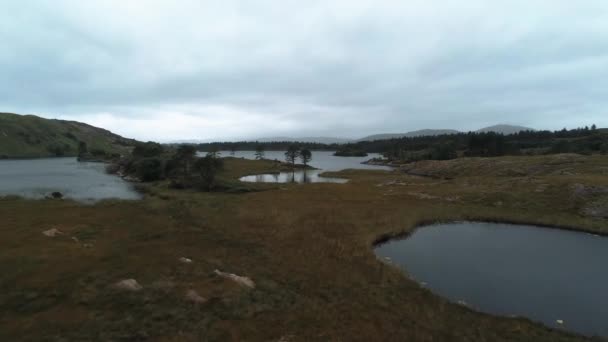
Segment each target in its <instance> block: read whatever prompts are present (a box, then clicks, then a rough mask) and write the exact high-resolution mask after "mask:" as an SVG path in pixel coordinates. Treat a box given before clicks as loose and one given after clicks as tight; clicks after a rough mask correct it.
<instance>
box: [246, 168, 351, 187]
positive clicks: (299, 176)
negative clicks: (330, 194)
mask: <svg viewBox="0 0 608 342" xmlns="http://www.w3.org/2000/svg"><path fill="white" fill-rule="evenodd" d="M323 172H324V171H320V170H298V171H294V172H281V173H276V174H261V175H251V176H245V177H241V178H240V180H241V181H243V182H255V183H340V184H342V183H346V182H347V181H348V180H346V179H343V178H334V177H321V176H320V174H321V173H323Z"/></svg>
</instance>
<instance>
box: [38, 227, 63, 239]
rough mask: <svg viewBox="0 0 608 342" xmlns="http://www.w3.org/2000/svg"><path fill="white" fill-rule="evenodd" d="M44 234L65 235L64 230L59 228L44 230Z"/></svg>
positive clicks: (50, 235)
mask: <svg viewBox="0 0 608 342" xmlns="http://www.w3.org/2000/svg"><path fill="white" fill-rule="evenodd" d="M42 234H44V235H46V236H48V237H55V236H58V235H63V232H62V231H60V230H59V229H57V228H51V229H48V230H45V231H43V232H42Z"/></svg>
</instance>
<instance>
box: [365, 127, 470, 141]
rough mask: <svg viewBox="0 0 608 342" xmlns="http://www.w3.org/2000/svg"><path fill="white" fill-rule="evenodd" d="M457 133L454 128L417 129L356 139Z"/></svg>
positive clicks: (382, 138)
mask: <svg viewBox="0 0 608 342" xmlns="http://www.w3.org/2000/svg"><path fill="white" fill-rule="evenodd" d="M455 133H459V132H458V131H457V130H455V129H421V130H418V131H412V132H407V133H385V134H374V135H368V136H366V137H364V138H361V139H357V141H374V140H388V139H398V138H403V137H408V138H412V137H422V136H435V135H442V134H455Z"/></svg>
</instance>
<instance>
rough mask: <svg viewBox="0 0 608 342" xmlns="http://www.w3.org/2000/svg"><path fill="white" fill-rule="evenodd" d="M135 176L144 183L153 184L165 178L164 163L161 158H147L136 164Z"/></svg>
mask: <svg viewBox="0 0 608 342" xmlns="http://www.w3.org/2000/svg"><path fill="white" fill-rule="evenodd" d="M134 166H135V167H134V168H135V174H136V175H137V178H139V179H140V180H141V181H142V182H153V181H157V180H160V179H162V178H163V163H162V161H161V160H160V159H159V158H145V159H141V160H138V161H136V162H135V165H134Z"/></svg>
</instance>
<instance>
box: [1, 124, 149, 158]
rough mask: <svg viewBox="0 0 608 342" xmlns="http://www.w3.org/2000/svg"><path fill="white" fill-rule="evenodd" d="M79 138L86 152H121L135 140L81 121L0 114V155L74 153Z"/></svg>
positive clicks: (63, 154) (33, 156)
mask: <svg viewBox="0 0 608 342" xmlns="http://www.w3.org/2000/svg"><path fill="white" fill-rule="evenodd" d="M81 141H83V142H85V143H86V144H87V148H88V150H89V152H101V151H103V152H104V153H107V154H125V153H128V152H129V151H130V149H131V147H132V146H133V145H134V144H135V143H137V141H136V140H133V139H126V138H123V137H121V136H119V135H116V134H114V133H112V132H110V131H107V130H105V129H101V128H97V127H94V126H91V125H87V124H85V123H82V122H76V121H65V120H54V119H44V118H41V117H38V116H34V115H19V114H11V113H0V158H38V157H55V156H76V155H77V154H78V145H79V143H80V142H81Z"/></svg>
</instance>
